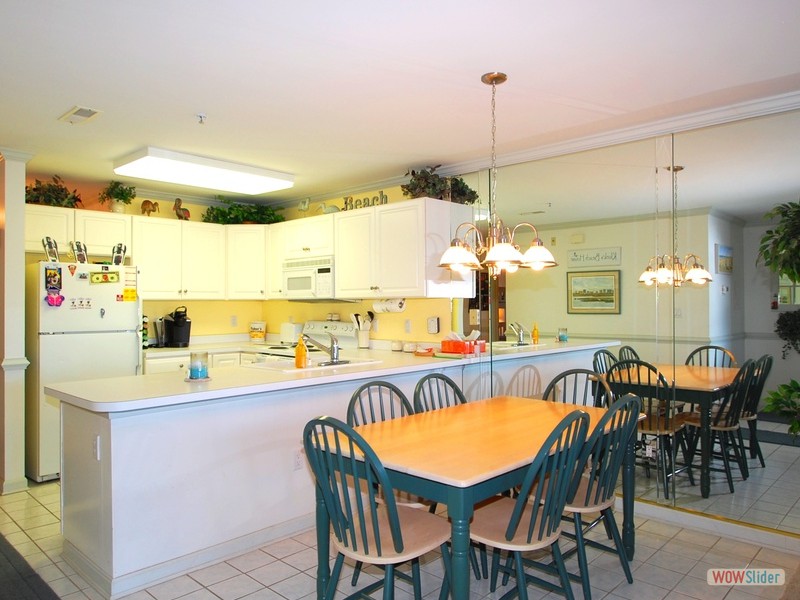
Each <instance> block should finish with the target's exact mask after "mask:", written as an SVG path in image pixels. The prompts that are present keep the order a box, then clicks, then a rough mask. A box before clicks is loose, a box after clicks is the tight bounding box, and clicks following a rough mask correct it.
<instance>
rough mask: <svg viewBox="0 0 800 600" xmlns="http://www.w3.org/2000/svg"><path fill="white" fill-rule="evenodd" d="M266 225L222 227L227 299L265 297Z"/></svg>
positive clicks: (261, 298)
mask: <svg viewBox="0 0 800 600" xmlns="http://www.w3.org/2000/svg"><path fill="white" fill-rule="evenodd" d="M268 240H269V228H268V226H267V225H226V226H225V242H226V247H227V250H226V259H225V260H226V263H227V273H226V279H227V281H226V285H225V296H226V298H227V299H228V300H265V299H266V298H267V253H268V251H269V241H268Z"/></svg>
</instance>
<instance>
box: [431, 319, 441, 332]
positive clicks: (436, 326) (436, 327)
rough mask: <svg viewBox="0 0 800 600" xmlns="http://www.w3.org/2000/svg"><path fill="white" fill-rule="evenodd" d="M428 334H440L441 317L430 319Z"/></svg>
mask: <svg viewBox="0 0 800 600" xmlns="http://www.w3.org/2000/svg"><path fill="white" fill-rule="evenodd" d="M428 333H439V317H428Z"/></svg>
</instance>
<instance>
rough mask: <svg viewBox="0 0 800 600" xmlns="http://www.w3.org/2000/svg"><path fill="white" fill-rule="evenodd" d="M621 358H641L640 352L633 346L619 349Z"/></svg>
mask: <svg viewBox="0 0 800 600" xmlns="http://www.w3.org/2000/svg"><path fill="white" fill-rule="evenodd" d="M619 360H639V353H638V352H636V350H634V349H633V346H622V347H621V348H620V349H619Z"/></svg>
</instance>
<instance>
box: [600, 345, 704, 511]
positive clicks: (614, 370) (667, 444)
mask: <svg viewBox="0 0 800 600" xmlns="http://www.w3.org/2000/svg"><path fill="white" fill-rule="evenodd" d="M605 379H606V381H607V382H608V385H609V387H610V388H611V391H612V392H614V395H615V396H616V397H620V396H622V395H625V394H634V395H636V396H639V397H640V398H641V399H642V412H643V413H644V414H645V415H646V418H645V419H643V420H642V421H641V422H640V423H639V434H640V444H639V448H640V450H641V454H644V455H643V456H641V455H640V464H641V465H642V466H643V467H644V469H645V474H646V475H647V476H648V477H649V476H650V467H651V460H652V461H654V464H655V467H656V471H657V474H658V479H657V486H658V485H659V484H660V485H661V486H662V488H663V490H664V498H666V499H669V497H670V491H669V490H670V483H672V484H673V485H674V483H675V475H677V474H678V473H683V472H685V473H686V475H687V476H688V479H689V483H690V484H691V485H694V476H693V474H692V470H691V467H690V466H689V465H690V464H691V463H690V460H689V447H688V443H687V441H686V431H685V426H684V422H683V418H682V417H679V416H678V413H677V410H676V404H677V403H676V401H675V398H674V396H673V389H672V385H671V384H669V383H668V382H667V380H666V378H665V377H664V375H663V374H662V373H661V372H660V371H659V370H658V369H657V368H656V367H655V366H654V365H652V364H650V363H648V362H646V361H643V360H620V361H619V362H617V363H616V364H614V365H611V367H610V368H609V369H608V373H606V375H605ZM652 441H655V445H656V448H655V452H654V456H652V457H651V456H649V455H648V452H647V448H648V446H650V445H651V442H652ZM678 448H680V449H681V451H682V454H683V459H684V464H683V465H682V466H680V467H678V466H677V464H676V463H677V461H676V454H677V449H678ZM657 489H658V487H657Z"/></svg>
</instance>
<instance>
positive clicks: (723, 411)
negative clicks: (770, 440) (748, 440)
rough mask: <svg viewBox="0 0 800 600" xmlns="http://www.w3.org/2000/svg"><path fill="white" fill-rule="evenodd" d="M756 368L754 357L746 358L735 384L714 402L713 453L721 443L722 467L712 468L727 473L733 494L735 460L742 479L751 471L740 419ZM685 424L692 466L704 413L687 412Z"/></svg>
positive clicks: (712, 413)
mask: <svg viewBox="0 0 800 600" xmlns="http://www.w3.org/2000/svg"><path fill="white" fill-rule="evenodd" d="M754 370H755V362H754V361H753V360H752V359H747V360H746V361H744V362H743V363H742V366H741V367H739V372H738V373H737V374H736V377H734V379H733V383H731V385H729V386H728V387H727V388H726V390H725V394H724V395H723V396H722V398H720V399H719V400H718V401H717V402H716V403H715V404H714V407H713V409H712V411H711V448H712V456H714V453H713V449H714V446H715V444H719V453H717V455H716V456H718V457H719V458H721V459H722V467H714V466H713V465H712V466H710V467H709V468H710V469H711V470H712V471H721V472H723V473H725V479H726V480H727V481H728V489H729V490H730V492H731V494H732V493H733V471H732V470H731V461H732V459H733V461H735V462H736V464H737V465H738V466H739V472H740V473H741V476H742V479H747V478H748V476H749V474H750V470H749V467H748V465H747V460H746V458H745V449H744V443H743V441H742V436H741V435H740V433H741V431H740V430H741V428H740V425H739V420H740V419H741V416H742V410H743V409H744V405H745V403H746V402H747V394H748V389H749V387H750V385H751V383H752V380H753V372H754ZM684 424H685V425H686V426H687V427H688V428H689V464H690V465H691V462H692V460H693V459H694V456H695V454H696V453H697V445H698V443H699V439H700V414H699V413H694V412H692V413H687V414H686V415H685V416H684Z"/></svg>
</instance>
